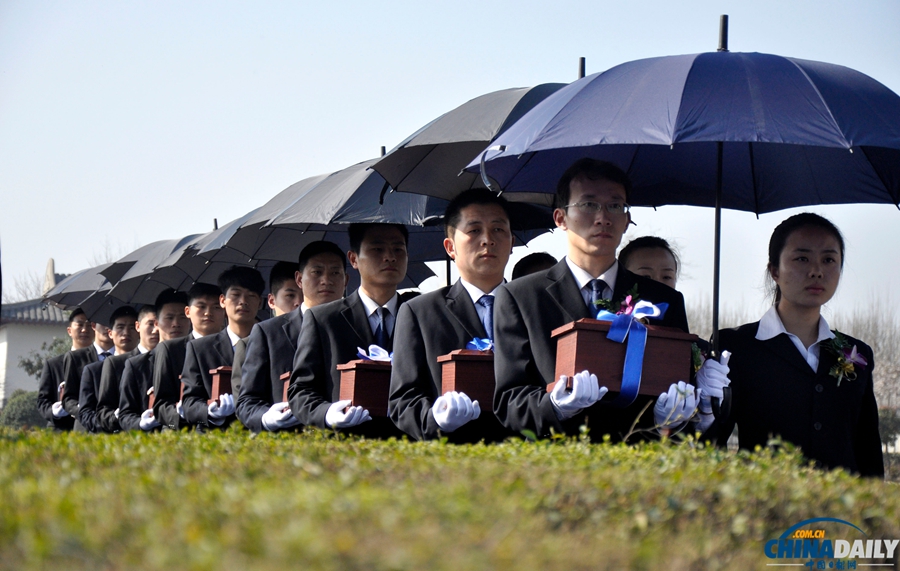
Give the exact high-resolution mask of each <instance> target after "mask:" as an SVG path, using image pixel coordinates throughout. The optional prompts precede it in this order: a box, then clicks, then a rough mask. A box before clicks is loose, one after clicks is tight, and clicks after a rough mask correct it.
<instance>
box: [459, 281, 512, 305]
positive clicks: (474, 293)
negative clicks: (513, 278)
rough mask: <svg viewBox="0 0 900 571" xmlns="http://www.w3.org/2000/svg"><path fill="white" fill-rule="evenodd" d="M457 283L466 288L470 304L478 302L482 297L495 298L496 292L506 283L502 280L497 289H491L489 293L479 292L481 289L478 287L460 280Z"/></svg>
mask: <svg viewBox="0 0 900 571" xmlns="http://www.w3.org/2000/svg"><path fill="white" fill-rule="evenodd" d="M459 283H461V284H462V286H463V287H464V288H466V291H467V292H469V297H471V298H472V303H478V300H479V299H481V297H482V296H484V295H493V296H496V295H497V292H498V291H499V290H500V288H501V287H503V284H505V283H506V279H505V278H504V279H503V281H502V282H500V284H498V285H497V287H495V288H494V289H492V290H491V292H490V293H485V292H483V291H481V289H480V288H479V287H478V286H475V285H472V284H470V283H469V282H467V281H466V280H464V279H462V278H459Z"/></svg>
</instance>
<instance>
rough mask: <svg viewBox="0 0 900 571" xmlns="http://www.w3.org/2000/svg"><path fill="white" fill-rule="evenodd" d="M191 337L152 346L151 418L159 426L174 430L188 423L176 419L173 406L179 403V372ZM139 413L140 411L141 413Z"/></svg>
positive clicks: (175, 411)
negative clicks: (152, 399) (158, 423)
mask: <svg viewBox="0 0 900 571" xmlns="http://www.w3.org/2000/svg"><path fill="white" fill-rule="evenodd" d="M193 339H194V338H193V336H192V335H191V334H188V335H185V336H184V337H179V338H178V339H170V340H168V341H163V342H161V343H160V344H159V345H157V346H156V349H154V351H155V352H156V357H154V360H153V394H154V395H156V400H155V402H154V404H153V416H154V418H156V420H157V421H159V422H160V423H161V424H162V425H163V426H165V427H167V428H171V429H172V430H178V429H180V428H184V427H186V426H188V423H187V422H186V421H185V420H184V419H183V418H181V417H180V416H179V415H178V409H177V404H178V401H179V400H181V396H180V395H181V379H180V377H181V371H183V370H184V356H185V354H186V353H187V345H188V343H189V342H190V341H191V340H193ZM141 412H143V411H141Z"/></svg>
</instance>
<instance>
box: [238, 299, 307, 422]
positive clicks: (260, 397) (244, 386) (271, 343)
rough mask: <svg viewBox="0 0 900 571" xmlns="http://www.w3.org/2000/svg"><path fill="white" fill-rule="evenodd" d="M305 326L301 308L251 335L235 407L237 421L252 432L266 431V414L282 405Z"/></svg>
mask: <svg viewBox="0 0 900 571" xmlns="http://www.w3.org/2000/svg"><path fill="white" fill-rule="evenodd" d="M302 323H303V313H301V311H300V308H299V307H298V308H297V309H295V310H294V311H292V312H290V313H286V314H284V315H280V316H278V317H273V318H272V319H269V320H266V321H263V322H262V323H257V324H256V325H254V326H253V330H252V331H251V332H250V337H249V338H248V339H247V354H246V357H245V358H244V365H243V367H242V373H241V389H240V395H238V396H237V404H236V407H237V417H238V419H240V421H241V422H242V423H243V424H244V426H246V427H247V428H249V429H250V430H252V431H253V432H260V431H261V430H262V429H263V427H262V417H263V414H265V413H266V411H268V410H269V408H270V407H271V406H272V405H273V404H275V403H276V402H281V399H282V397H283V392H282V391H283V386H284V383H283V382H282V381H281V375H282V374H284V373H289V372H290V371H291V370H292V369H293V365H294V353H296V352H297V338H298V337H299V336H300V326H301V324H302Z"/></svg>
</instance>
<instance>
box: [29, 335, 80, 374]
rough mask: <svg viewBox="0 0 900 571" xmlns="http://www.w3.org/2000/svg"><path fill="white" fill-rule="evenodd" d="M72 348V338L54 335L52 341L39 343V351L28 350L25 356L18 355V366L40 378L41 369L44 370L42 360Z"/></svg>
mask: <svg viewBox="0 0 900 571" xmlns="http://www.w3.org/2000/svg"><path fill="white" fill-rule="evenodd" d="M71 348H72V340H71V339H70V338H69V337H54V338H53V341H51V342H50V343H47V342H46V341H45V342H44V343H42V344H41V350H40V351H29V353H28V355H27V356H26V357H19V368H20V369H23V370H24V371H25V373H26V374H27V375H28V376H29V377H34V378H35V379H37V380H38V381H40V380H41V371H43V370H44V361H46V360H47V359H49V358H51V357H56V356H57V355H62V354H64V353H65V352H66V351H68V350H69V349H71Z"/></svg>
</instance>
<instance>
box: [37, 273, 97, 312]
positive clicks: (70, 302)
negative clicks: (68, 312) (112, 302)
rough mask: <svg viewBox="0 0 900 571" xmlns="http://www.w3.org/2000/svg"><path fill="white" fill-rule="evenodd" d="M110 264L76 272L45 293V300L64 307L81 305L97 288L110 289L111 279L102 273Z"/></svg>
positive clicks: (70, 307)
mask: <svg viewBox="0 0 900 571" xmlns="http://www.w3.org/2000/svg"><path fill="white" fill-rule="evenodd" d="M109 266H110V264H102V265H99V266H95V267H93V268H86V269H83V270H80V271H77V272H75V273H74V274H72V275H70V276H68V277H66V278H65V279H64V280H62V281H61V282H59V283H58V284H56V287H54V288H53V289H51V290H50V291H48V292H47V293H46V294H44V301H49V302H51V303H53V304H54V305H56V306H58V307H61V308H63V309H73V308H75V307H78V306H80V305H81V304H82V302H84V300H86V299H87V298H88V297H90V296H91V294H93V293H94V292H96V291H97V290H99V289H101V288H105V289H106V290H109V288H110V284H109V281H108V280H107V279H106V276H104V275H103V273H102V272H103V271H104V270H106V269H107V268H109Z"/></svg>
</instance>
